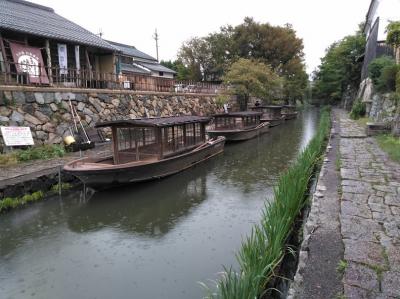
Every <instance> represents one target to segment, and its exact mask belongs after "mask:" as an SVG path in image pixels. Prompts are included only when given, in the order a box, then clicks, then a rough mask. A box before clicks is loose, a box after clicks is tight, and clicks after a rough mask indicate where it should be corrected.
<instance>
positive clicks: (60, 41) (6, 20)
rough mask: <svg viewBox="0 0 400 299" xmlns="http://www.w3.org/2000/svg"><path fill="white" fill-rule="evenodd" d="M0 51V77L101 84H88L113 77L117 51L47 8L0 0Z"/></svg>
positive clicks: (33, 4)
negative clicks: (0, 73) (1, 73)
mask: <svg viewBox="0 0 400 299" xmlns="http://www.w3.org/2000/svg"><path fill="white" fill-rule="evenodd" d="M0 50H1V51H0V71H2V72H5V73H6V74H7V76H1V79H0V80H2V81H5V80H8V81H15V83H25V84H26V83H37V84H55V85H63V86H71V85H72V86H76V85H81V86H82V87H102V88H105V87H107V86H92V84H94V85H100V84H106V83H105V82H106V81H109V80H110V79H113V78H112V76H114V77H115V55H114V54H115V53H116V52H117V51H118V49H116V48H115V47H114V46H112V45H111V44H109V43H107V42H106V41H104V40H103V39H102V38H100V37H99V36H97V35H96V34H93V33H91V32H90V31H88V30H86V29H84V28H82V27H81V26H79V25H77V24H75V23H73V22H71V21H69V20H67V19H66V18H64V17H62V16H60V15H58V14H56V13H55V12H54V10H53V9H52V8H49V7H46V6H42V5H38V4H35V3H31V2H27V1H22V0H0ZM100 74H101V75H100ZM105 74H109V76H110V78H105V76H106V75H105ZM114 80H115V78H114ZM111 81H113V80H111ZM102 82H103V83H102ZM0 83H1V82H0ZM8 83H10V82H8Z"/></svg>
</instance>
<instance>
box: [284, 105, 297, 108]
mask: <svg viewBox="0 0 400 299" xmlns="http://www.w3.org/2000/svg"><path fill="white" fill-rule="evenodd" d="M283 107H285V108H296V106H295V105H283Z"/></svg>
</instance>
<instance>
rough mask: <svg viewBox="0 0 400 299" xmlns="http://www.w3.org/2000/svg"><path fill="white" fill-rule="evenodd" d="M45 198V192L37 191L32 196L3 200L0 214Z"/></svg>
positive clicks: (0, 202)
mask: <svg viewBox="0 0 400 299" xmlns="http://www.w3.org/2000/svg"><path fill="white" fill-rule="evenodd" d="M43 198H44V193H43V191H36V192H33V193H31V194H25V195H24V196H22V197H6V198H4V199H3V200H0V212H3V211H8V210H11V209H15V208H17V207H20V206H23V205H25V204H27V203H30V202H34V201H38V200H41V199H43Z"/></svg>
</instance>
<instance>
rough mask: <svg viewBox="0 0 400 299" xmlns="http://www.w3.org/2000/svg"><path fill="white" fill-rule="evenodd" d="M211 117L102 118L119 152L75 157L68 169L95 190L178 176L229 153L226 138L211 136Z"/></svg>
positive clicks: (65, 167)
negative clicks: (208, 135) (192, 167)
mask: <svg viewBox="0 0 400 299" xmlns="http://www.w3.org/2000/svg"><path fill="white" fill-rule="evenodd" d="M209 121H210V118H209V117H201V116H172V117H158V118H143V119H129V120H117V121H109V122H103V123H99V124H97V125H96V127H97V128H104V127H110V128H111V131H112V147H113V154H112V155H109V156H107V157H102V158H92V157H86V158H83V159H79V160H75V161H72V162H69V163H67V164H66V165H65V166H64V170H65V171H66V172H67V173H70V174H72V175H74V176H76V177H78V178H79V179H80V180H81V181H82V182H83V183H85V184H86V185H87V186H90V187H92V188H94V189H103V188H107V187H112V186H116V185H121V184H127V183H135V182H142V181H148V180H152V179H158V178H162V177H165V176H168V175H172V174H174V173H177V172H179V171H182V170H184V169H187V168H189V167H191V166H193V165H195V164H197V163H200V162H202V161H205V160H207V159H209V158H211V157H213V156H215V155H217V154H219V153H222V152H223V150H224V144H225V138H224V137H220V136H217V137H216V138H212V139H209V140H206V132H205V126H206V124H207V123H208V122H209Z"/></svg>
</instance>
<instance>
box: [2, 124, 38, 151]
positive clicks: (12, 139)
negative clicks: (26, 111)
mask: <svg viewBox="0 0 400 299" xmlns="http://www.w3.org/2000/svg"><path fill="white" fill-rule="evenodd" d="M0 129H1V134H2V135H3V139H4V143H5V144H6V146H21V145H33V144H34V143H33V138H32V133H31V129H30V128H29V127H0Z"/></svg>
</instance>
